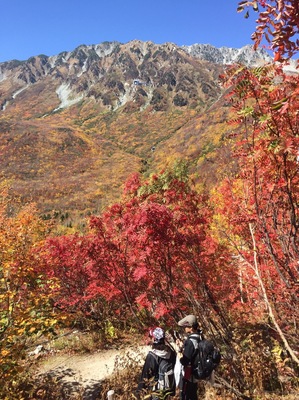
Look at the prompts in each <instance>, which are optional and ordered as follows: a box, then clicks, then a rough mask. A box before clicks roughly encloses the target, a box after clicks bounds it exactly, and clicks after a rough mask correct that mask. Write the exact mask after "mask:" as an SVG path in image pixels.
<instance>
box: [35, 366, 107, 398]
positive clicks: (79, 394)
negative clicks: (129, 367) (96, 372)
mask: <svg viewBox="0 0 299 400" xmlns="http://www.w3.org/2000/svg"><path fill="white" fill-rule="evenodd" d="M38 377H39V378H46V379H49V380H51V381H52V382H54V384H55V391H56V392H57V395H59V398H57V400H96V399H98V398H99V395H100V393H101V387H102V381H96V380H93V379H90V380H83V379H82V378H81V377H80V376H79V375H78V372H75V371H74V370H72V369H71V368H64V367H58V368H55V369H53V370H51V371H49V372H46V373H43V374H39V376H38Z"/></svg>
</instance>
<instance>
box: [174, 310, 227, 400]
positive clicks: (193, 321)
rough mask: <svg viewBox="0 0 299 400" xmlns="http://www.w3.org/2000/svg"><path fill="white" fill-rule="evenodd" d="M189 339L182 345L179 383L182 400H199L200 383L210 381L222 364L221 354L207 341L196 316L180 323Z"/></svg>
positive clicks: (184, 319)
mask: <svg viewBox="0 0 299 400" xmlns="http://www.w3.org/2000/svg"><path fill="white" fill-rule="evenodd" d="M178 325H179V326H181V327H183V328H184V330H185V334H186V335H187V339H186V340H185V342H184V343H178V344H179V345H182V348H181V350H182V351H181V358H180V362H181V364H182V366H183V368H182V374H181V379H180V383H179V388H180V400H197V399H198V397H197V388H198V381H199V380H201V379H208V378H209V377H210V376H211V374H212V372H213V370H214V369H215V368H216V366H217V365H218V364H219V362H220V352H219V351H218V350H217V349H216V348H215V347H214V346H213V344H212V343H211V342H210V341H208V340H205V339H204V338H203V335H202V331H201V330H200V329H199V325H198V322H197V318H196V316H195V315H187V316H186V317H185V318H183V319H181V320H180V321H179V322H178Z"/></svg>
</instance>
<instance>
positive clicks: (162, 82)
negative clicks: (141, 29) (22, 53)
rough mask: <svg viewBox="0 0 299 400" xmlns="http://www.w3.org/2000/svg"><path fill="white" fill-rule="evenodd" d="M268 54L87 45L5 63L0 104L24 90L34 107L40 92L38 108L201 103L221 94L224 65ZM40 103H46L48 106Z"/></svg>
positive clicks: (145, 45) (157, 106)
mask: <svg viewBox="0 0 299 400" xmlns="http://www.w3.org/2000/svg"><path fill="white" fill-rule="evenodd" d="M269 59H270V57H269V56H268V54H267V53H266V52H265V51H258V52H254V51H253V50H252V47H250V46H246V47H244V48H242V49H229V48H220V49H217V48H215V47H213V46H210V45H199V44H195V45H192V46H183V47H179V46H176V45H175V44H173V43H165V44H163V45H156V44H154V43H152V42H140V41H132V42H129V43H126V44H121V43H117V42H111V43H109V42H107V43H101V44H98V45H93V46H85V45H82V46H79V47H78V48H76V49H75V50H74V51H72V52H63V53H60V54H58V55H56V56H52V57H47V56H45V55H39V56H36V57H31V58H30V59H28V60H26V61H17V60H13V61H8V62H5V63H1V64H0V95H1V96H0V107H1V110H6V109H7V108H8V107H10V106H11V105H12V104H14V103H16V102H17V101H18V97H19V96H20V95H21V93H22V97H21V98H22V101H25V102H26V98H28V101H29V102H30V108H32V105H33V104H32V101H33V96H32V95H33V94H35V97H36V100H37V101H38V103H39V107H37V110H36V112H37V113H41V112H44V113H49V112H54V111H57V110H58V109H61V108H65V107H68V106H72V105H73V104H75V103H78V102H80V101H82V100H84V101H86V100H89V99H90V100H93V101H95V102H96V103H98V104H100V105H101V106H102V107H103V109H110V110H115V109H117V108H119V107H122V106H124V105H125V104H127V103H130V104H129V108H132V107H133V108H134V109H137V108H139V109H142V108H145V107H148V106H150V107H152V108H153V109H155V110H156V111H161V110H166V109H167V108H168V107H171V106H177V107H182V106H191V107H196V106H197V105H198V103H199V102H204V103H205V102H207V101H208V100H209V99H216V98H217V96H219V94H220V88H219V85H218V74H219V71H220V69H221V66H222V65H224V64H231V63H233V62H242V63H244V64H247V65H248V64H251V65H252V64H257V63H261V62H265V61H268V60H269ZM211 64H212V65H211ZM26 92H27V93H28V96H26ZM43 95H45V96H46V97H47V102H45V101H44V99H43V98H42V97H43ZM41 103H46V104H45V105H46V106H45V107H44V110H42V109H41V108H42V107H41ZM132 103H134V104H132Z"/></svg>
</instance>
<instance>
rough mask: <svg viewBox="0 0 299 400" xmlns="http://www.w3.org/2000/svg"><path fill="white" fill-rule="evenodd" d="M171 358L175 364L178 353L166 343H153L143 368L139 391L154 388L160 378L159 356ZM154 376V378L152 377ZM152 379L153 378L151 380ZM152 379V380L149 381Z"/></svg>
mask: <svg viewBox="0 0 299 400" xmlns="http://www.w3.org/2000/svg"><path fill="white" fill-rule="evenodd" d="M155 355H156V356H158V357H159V358H164V359H166V360H170V361H171V363H172V364H173V366H174V365H175V361H176V353H175V351H174V350H173V349H171V348H170V347H169V346H168V345H166V344H159V345H153V348H152V349H151V350H150V351H149V352H148V354H147V356H146V358H145V362H144V365H143V368H142V372H141V376H140V381H139V384H138V388H137V392H140V391H141V390H142V389H147V388H149V389H152V390H153V389H154V386H155V384H156V379H157V378H158V369H159V364H158V360H157V357H155ZM152 378H153V379H152ZM151 379H152V380H151ZM149 380H151V382H149Z"/></svg>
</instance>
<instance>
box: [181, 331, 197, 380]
mask: <svg viewBox="0 0 299 400" xmlns="http://www.w3.org/2000/svg"><path fill="white" fill-rule="evenodd" d="M200 340H202V335H201V331H198V332H196V333H191V335H189V336H188V338H187V339H186V340H185V342H184V347H183V356H182V357H181V359H180V362H181V364H182V365H183V366H184V370H185V378H186V379H188V380H191V381H192V377H191V371H192V366H193V362H194V359H195V355H196V352H197V348H198V342H199V341H200Z"/></svg>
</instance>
